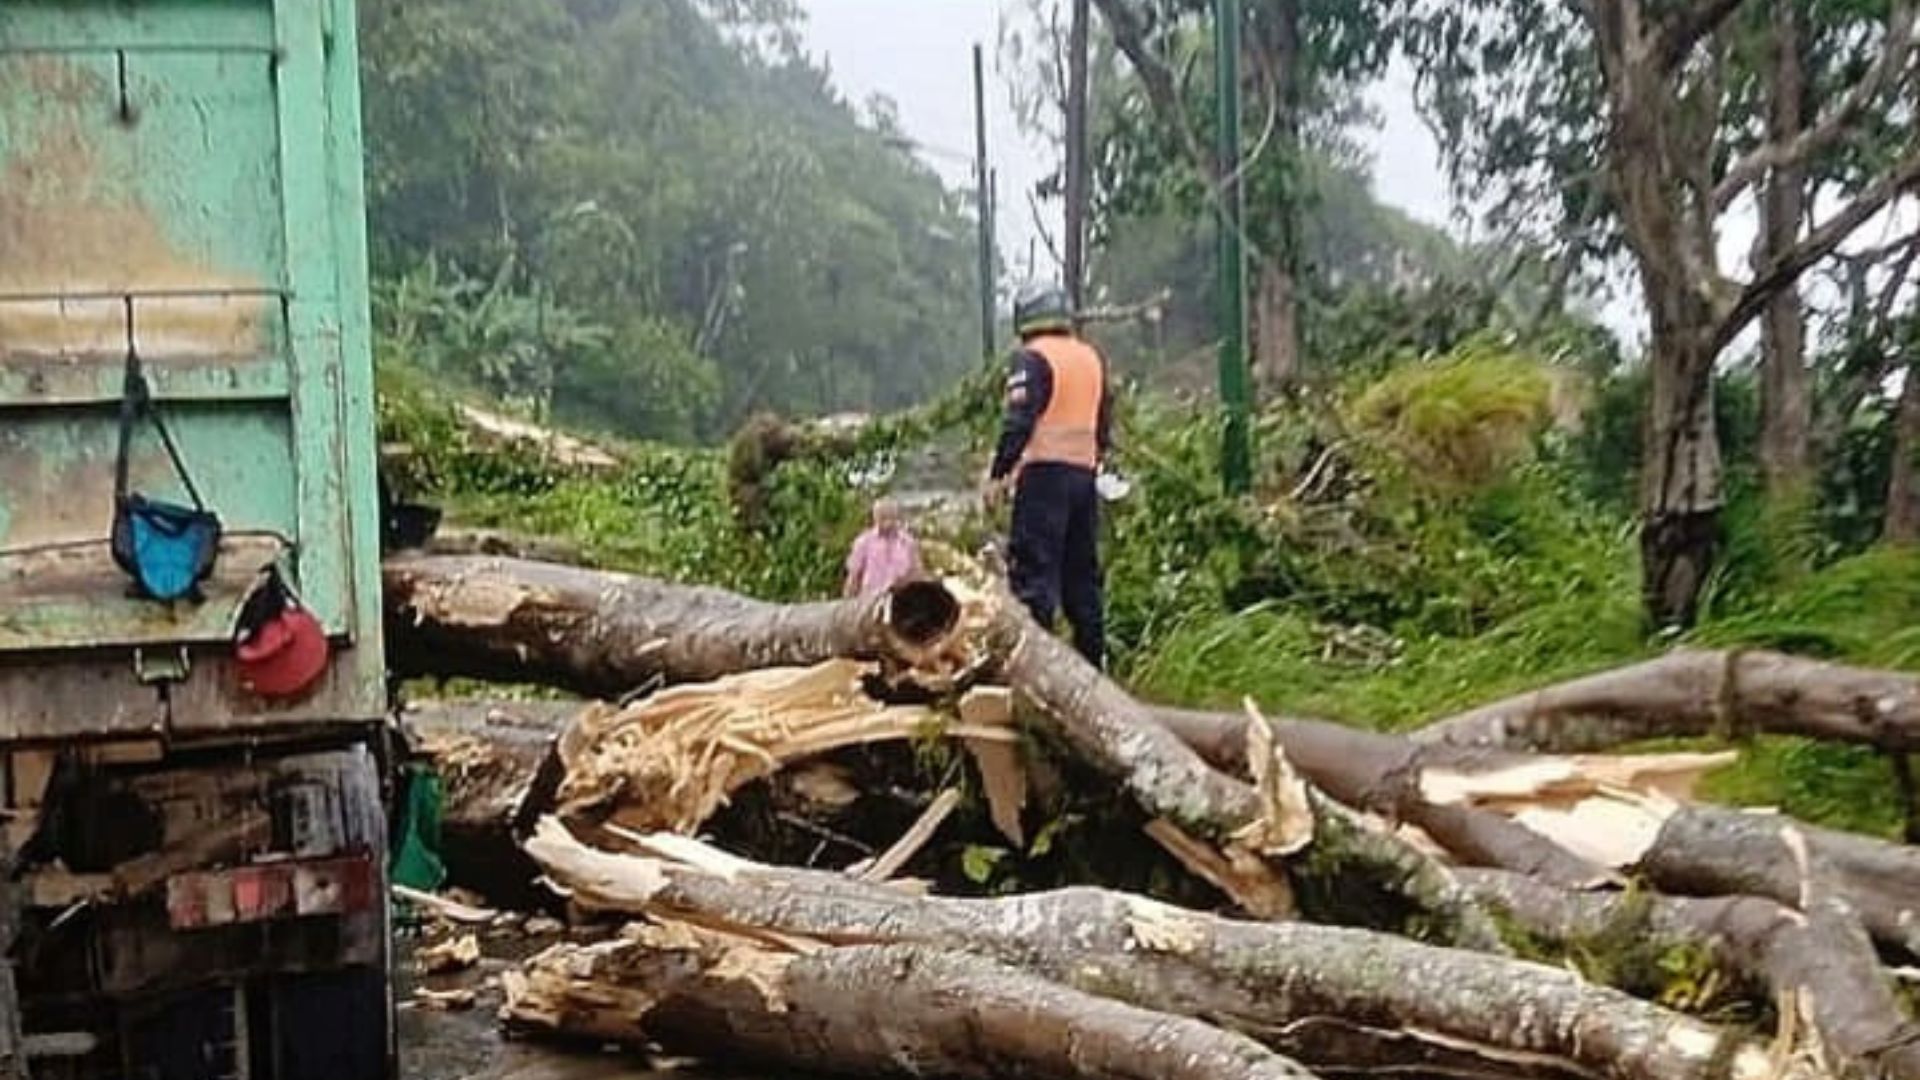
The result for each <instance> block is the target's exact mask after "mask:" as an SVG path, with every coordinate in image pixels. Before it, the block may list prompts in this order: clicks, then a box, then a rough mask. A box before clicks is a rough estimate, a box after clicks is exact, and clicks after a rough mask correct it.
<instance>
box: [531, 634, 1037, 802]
mask: <svg viewBox="0 0 1920 1080" xmlns="http://www.w3.org/2000/svg"><path fill="white" fill-rule="evenodd" d="M872 670H873V669H872V668H871V667H870V666H868V665H865V664H861V663H857V662H854V661H850V660H834V661H829V662H827V663H824V664H819V665H816V666H814V667H809V668H770V669H767V670H764V671H755V672H750V673H747V674H744V675H733V676H728V677H727V678H724V679H720V680H718V681H715V682H711V683H702V684H699V685H696V686H681V687H675V688H672V689H668V690H664V691H661V692H660V693H658V694H655V695H653V696H652V697H649V698H646V699H645V700H643V701H640V702H637V703H635V704H632V705H628V706H626V707H624V708H622V707H616V706H611V705H590V706H588V707H587V708H586V710H585V711H584V712H582V713H581V714H580V716H579V717H578V718H577V719H576V720H575V722H574V724H573V725H572V727H571V728H570V729H569V730H568V731H567V732H566V733H565V734H564V735H563V736H562V737H561V739H560V743H559V753H560V760H561V763H562V764H563V765H564V766H565V769H566V776H565V779H564V780H562V781H561V784H560V792H559V806H560V812H561V813H562V814H563V815H564V816H567V817H569V818H580V819H592V820H606V821H610V822H612V823H614V824H616V825H620V826H623V827H625V828H628V829H634V830H639V831H646V832H651V831H658V830H667V831H673V832H683V833H685V832H692V831H694V830H695V829H697V828H698V827H699V826H700V825H701V824H702V823H704V822H705V821H706V820H707V819H708V818H710V817H712V816H713V814H714V813H715V812H717V811H718V810H719V809H720V808H721V807H723V806H725V805H727V802H728V799H729V798H730V797H731V796H732V794H733V793H734V792H735V791H738V790H739V789H740V788H741V787H744V786H745V785H747V784H749V783H752V782H753V781H756V780H762V779H765V778H766V777H768V776H771V775H773V774H774V773H776V772H778V771H780V770H781V769H782V768H784V767H786V766H787V765H788V764H790V763H793V762H796V761H800V760H802V759H806V758H811V757H816V756H818V755H821V754H825V753H829V752H831V751H834V750H840V749H844V748H847V747H851V746H860V745H867V744H872V743H879V742H888V741H897V740H905V739H913V738H923V737H924V738H937V737H948V738H962V739H967V740H969V741H974V740H980V741H989V742H1008V743H1010V742H1011V741H1012V739H1013V732H1012V729H1011V728H1010V727H1009V726H1007V725H1004V724H992V723H969V722H966V721H961V722H959V723H952V722H949V721H946V720H944V719H943V718H942V717H941V716H940V715H939V714H936V713H934V712H932V711H930V710H928V709H924V708H918V707H908V706H893V705H883V704H881V703H879V702H877V701H875V700H874V699H872V698H871V697H868V696H867V694H866V693H865V692H864V691H863V690H862V688H861V682H862V679H863V678H864V677H865V676H867V675H869V674H871V672H872Z"/></svg>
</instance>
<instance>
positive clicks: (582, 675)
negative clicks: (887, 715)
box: [382, 556, 959, 698]
mask: <svg viewBox="0 0 1920 1080" xmlns="http://www.w3.org/2000/svg"><path fill="white" fill-rule="evenodd" d="M382 579H383V583H384V586H385V590H386V600H385V604H386V612H387V619H386V622H387V637H386V643H387V659H388V664H389V666H390V667H391V668H392V669H393V670H394V672H395V673H396V674H399V675H403V676H442V677H444V676H456V675H457V676H468V677H472V678H480V679H492V680H495V681H501V682H537V683H544V684H546V685H549V686H556V687H560V688H563V689H567V690H573V691H576V692H578V693H581V694H586V695H589V696H594V697H605V698H619V697H622V696H624V695H627V694H629V693H631V692H632V691H634V690H635V689H636V688H639V687H644V686H647V685H649V684H652V683H656V682H703V681H706V680H710V679H716V678H719V677H720V676H722V675H730V674H736V673H738V672H743V671H751V670H756V669H759V668H768V667H789V666H805V665H808V664H814V663H818V662H820V661H823V660H829V659H833V658H836V657H860V658H869V659H874V658H906V659H907V660H909V661H910V662H914V663H925V662H931V661H932V660H933V659H934V658H935V656H936V655H937V653H938V651H939V649H940V647H941V645H942V644H943V642H945V641H946V640H947V638H948V636H949V635H950V634H952V633H953V631H954V629H955V628H956V625H957V621H958V619H959V606H958V604H957V602H956V601H955V600H954V597H953V594H952V593H950V592H949V591H948V590H947V589H945V588H943V587H941V586H939V585H936V584H931V583H923V584H917V585H907V586H904V587H902V588H900V589H898V590H895V591H894V592H893V593H892V594H888V595H882V596H878V597H873V598H870V599H866V600H860V601H845V602H823V603H813V604H791V605H788V604H769V603H763V602H761V601H757V600H749V599H747V598H745V597H742V596H739V595H737V594H734V593H730V592H726V591H724V590H721V589H707V588H698V587H692V586H685V585H671V584H667V583H665V582H659V581H653V580H651V579H648V578H640V577H633V576H631V575H626V574H612V573H605V572H601V571H594V570H581V569H576V568H573V567H567V566H555V565H552V564H549V563H536V562H528V561H525V560H519V559H498V558H472V557H452V556H419V557H399V558H393V559H389V560H387V562H386V563H385V565H384V569H383V573H382Z"/></svg>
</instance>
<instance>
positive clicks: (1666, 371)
mask: <svg viewBox="0 0 1920 1080" xmlns="http://www.w3.org/2000/svg"><path fill="white" fill-rule="evenodd" d="M1675 306H1678V307H1683V308H1692V307H1696V306H1697V307H1701V308H1702V309H1703V310H1702V314H1703V315H1704V314H1705V311H1704V305H1696V304H1690V303H1686V302H1685V301H1684V300H1682V301H1681V302H1680V303H1679V304H1677V305H1675ZM1689 322H1691V323H1692V325H1686V326H1667V327H1662V326H1661V325H1660V323H1661V320H1660V319H1659V318H1658V317H1657V316H1656V318H1655V325H1654V333H1653V398H1652V400H1651V401H1650V402H1648V412H1647V422H1646V429H1645V435H1646V448H1645V454H1644V458H1643V460H1644V461H1645V465H1644V466H1643V467H1644V469H1645V473H1644V475H1643V476H1642V478H1641V490H1642V495H1641V498H1642V503H1641V506H1642V520H1641V526H1640V573H1641V585H1640V588H1641V598H1642V601H1643V603H1644V605H1645V608H1646V613H1647V618H1648V620H1649V621H1650V622H1651V623H1653V624H1654V625H1655V626H1657V627H1663V628H1664V627H1685V626H1691V625H1692V624H1693V622H1694V620H1695V619H1696V618H1697V617H1698V615H1699V612H1700V596H1701V593H1702V592H1703V591H1704V590H1705V588H1706V583H1707V577H1708V575H1709V574H1711V573H1712V571H1713V566H1714V562H1715V561H1716V559H1717V558H1718V557H1719V553H1720V542H1721V534H1720V508H1721V498H1722V495H1721V476H1720V433H1719V431H1718V430H1717V429H1716V428H1715V426H1714V409H1713V360H1714V357H1713V351H1712V348H1711V346H1710V345H1708V343H1707V340H1706V335H1705V332H1704V323H1705V320H1704V318H1703V319H1702V320H1700V321H1698V322H1695V321H1693V320H1689Z"/></svg>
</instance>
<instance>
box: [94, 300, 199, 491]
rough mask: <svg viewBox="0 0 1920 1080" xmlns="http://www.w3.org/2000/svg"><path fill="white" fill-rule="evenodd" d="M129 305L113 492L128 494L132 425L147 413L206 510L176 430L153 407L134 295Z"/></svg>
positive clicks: (183, 478) (182, 479)
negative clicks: (142, 363) (175, 437)
mask: <svg viewBox="0 0 1920 1080" xmlns="http://www.w3.org/2000/svg"><path fill="white" fill-rule="evenodd" d="M126 305H127V369H126V375H125V377H124V378H123V379H122V380H121V386H120V449H119V452H118V453H116V454H115V455H114V461H113V495H114V498H115V499H116V500H118V499H122V498H125V497H126V494H127V486H128V485H127V465H128V459H129V458H130V457H131V456H132V452H133V424H134V420H135V419H136V418H137V417H138V416H139V415H140V414H143V413H144V414H145V415H146V418H147V420H148V422H150V423H152V424H153V429H154V430H155V431H157V432H159V433H160V441H161V443H163V444H164V445H165V446H166V448H167V457H168V459H170V460H171V461H172V462H173V471H174V472H175V473H176V474H178V475H179V477H180V483H181V484H182V485H184V486H185V487H186V489H187V497H188V498H191V499H192V500H193V508H194V509H195V510H199V511H202V512H205V510H206V509H207V504H206V503H204V502H201V501H200V489H199V488H197V487H195V486H194V484H193V477H192V476H191V475H189V474H188V473H187V463H186V461H185V460H184V459H182V458H181V456H180V448H179V447H178V446H176V445H174V442H173V432H171V431H169V430H167V425H166V421H164V420H162V419H160V410H159V409H157V408H155V407H154V404H153V392H152V389H151V388H150V387H149V386H148V385H147V376H146V373H145V372H144V371H142V370H141V367H140V350H139V349H138V348H136V347H135V346H134V337H133V298H132V297H127V298H126Z"/></svg>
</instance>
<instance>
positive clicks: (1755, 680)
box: [1212, 649, 1920, 754]
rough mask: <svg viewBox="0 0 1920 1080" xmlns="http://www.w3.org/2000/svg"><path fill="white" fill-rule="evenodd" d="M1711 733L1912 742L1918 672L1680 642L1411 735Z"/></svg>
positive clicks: (1511, 746)
mask: <svg viewBox="0 0 1920 1080" xmlns="http://www.w3.org/2000/svg"><path fill="white" fill-rule="evenodd" d="M1716 733H1717V734H1721V735H1726V736H1733V737H1737V736H1743V735H1748V734H1771V735H1803V736H1807V737H1810V738H1815V739H1831V740H1835V741H1839V742H1853V743H1863V744H1866V745H1870V746H1877V747H1880V748H1881V749H1885V750H1890V751H1915V750H1920V678H1915V677H1914V676H1911V675H1903V674H1900V673H1897V672H1887V671H1874V670H1871V669H1867V668H1856V667H1848V666H1845V665H1842V664H1829V663H1824V662H1822V661H1818V660H1805V659H1801V658H1799V657H1795V656H1786V655H1783V654H1781V653H1770V652H1747V651H1738V650H1735V651H1705V650H1697V649H1682V650H1678V651H1675V652H1671V653H1668V654H1667V655H1665V656H1661V657H1658V658H1655V659H1653V660H1648V661H1646V662H1644V663H1640V664H1635V665H1633V666H1631V667H1625V668H1619V669H1617V670H1613V671H1604V672H1601V673H1599V674H1597V675H1589V676H1585V677H1583V678H1579V679H1574V680H1572V681H1571V682H1564V683H1559V684H1557V685H1554V686H1549V687H1545V688H1543V689H1540V690H1531V691H1528V692H1527V693H1524V694H1519V695H1516V696H1514V697H1510V698H1505V699H1503V700H1501V701H1496V702H1493V703H1492V704H1489V705H1483V706H1481V707H1479V708H1477V709H1473V710H1471V711H1469V712H1465V713H1461V714H1460V715H1458V716H1454V717H1451V718H1449V719H1446V720H1441V721H1438V722H1436V723H1434V724H1431V725H1428V726H1427V727H1425V728H1422V729H1420V730H1419V731H1417V732H1414V733H1413V735H1412V738H1413V739H1414V741H1416V742H1419V743H1423V744H1425V745H1429V746H1454V747H1481V748H1500V749H1506V750H1528V751H1538V752H1542V753H1559V754H1571V753H1590V752H1593V751H1598V750H1606V749H1611V748H1613V747H1617V746H1621V745H1623V744H1626V743H1630V742H1637V741H1640V740H1644V739H1655V738H1668V737H1673V736H1690V735H1710V734H1716ZM1212 737H1213V738H1214V739H1215V740H1216V741H1217V740H1219V739H1222V738H1227V737H1228V736H1226V735H1223V734H1218V733H1216V734H1214V735H1213V736H1212Z"/></svg>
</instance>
